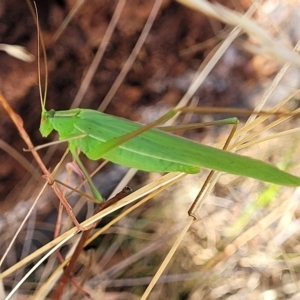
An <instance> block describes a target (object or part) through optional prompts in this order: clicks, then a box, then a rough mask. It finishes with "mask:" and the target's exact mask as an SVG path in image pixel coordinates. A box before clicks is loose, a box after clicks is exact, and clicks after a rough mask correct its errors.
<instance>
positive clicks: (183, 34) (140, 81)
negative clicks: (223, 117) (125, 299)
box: [0, 0, 254, 206]
mask: <svg viewBox="0 0 300 300" xmlns="http://www.w3.org/2000/svg"><path fill="white" fill-rule="evenodd" d="M45 3H46V4H45ZM74 3H75V1H58V0H57V1H46V2H45V1H37V7H38V13H39V21H40V24H41V28H42V35H43V38H44V41H45V45H46V51H47V62H48V72H49V86H48V94H47V108H53V109H68V108H69V107H70V105H71V103H72V101H73V99H74V97H75V95H76V93H77V91H78V88H79V86H80V84H81V81H82V78H83V76H84V74H85V72H86V70H87V68H88V66H89V65H90V63H91V61H92V59H93V57H94V55H95V53H96V51H97V48H98V45H99V43H100V42H101V39H102V37H103V35H104V33H105V30H106V28H107V26H108V23H109V21H110V19H111V17H112V14H113V13H114V10H115V3H114V2H112V1H100V2H99V1H88V3H86V4H85V5H83V6H82V7H81V8H80V9H79V11H78V12H77V14H76V15H75V16H74V17H73V18H72V20H71V22H70V24H69V25H68V26H67V28H66V29H65V31H64V32H63V34H62V35H61V37H60V38H59V39H58V40H54V39H53V36H54V34H55V33H56V31H57V29H58V28H59V26H60V25H61V23H62V22H63V20H64V19H65V17H66V16H67V14H68V12H69V11H70V9H71V8H72V7H73V5H74ZM245 6H246V5H245V4H244V8H245ZM151 9H152V2H148V1H137V0H135V1H133V0H131V1H129V3H128V4H127V5H125V9H124V11H123V13H122V16H121V19H120V21H119V23H118V26H117V29H116V31H115V32H114V34H113V37H112V39H111V41H110V43H109V46H108V48H107V50H106V52H105V54H104V58H103V60H102V62H101V64H100V66H99V68H98V70H97V72H96V74H95V76H94V78H93V80H92V83H91V85H90V86H89V88H88V91H87V93H86V95H85V97H84V99H83V101H82V103H81V105H80V106H81V107H85V108H93V109H96V108H97V107H98V106H99V104H100V103H101V101H102V99H103V98H104V97H105V95H106V93H107V92H108V90H109V88H110V87H111V85H112V84H113V82H114V80H115V79H116V77H117V76H118V74H119V72H120V70H121V68H122V66H123V64H124V62H125V61H126V59H127V58H128V56H129V55H130V52H131V51H132V48H133V47H134V45H135V43H136V41H137V39H138V37H139V36H140V33H141V31H142V29H143V26H144V24H145V22H146V19H147V18H148V16H149V13H150V11H151ZM0 18H1V22H0V24H1V26H0V34H1V37H2V39H1V42H2V43H7V44H12V45H22V46H24V47H26V49H27V50H28V51H29V52H31V53H33V54H34V55H35V57H37V30H36V26H35V22H34V18H33V16H32V15H31V13H30V11H29V9H28V6H27V4H26V2H25V1H17V0H14V1H12V0H10V1H2V2H1V5H0ZM220 29H222V24H220V23H219V22H217V21H212V20H208V18H206V17H205V16H203V15H201V14H199V13H197V12H194V11H192V10H190V9H187V8H185V7H183V6H181V5H179V4H178V3H176V2H172V1H168V0H165V1H163V5H162V7H161V10H160V12H159V15H158V17H157V19H156V21H155V23H154V25H153V28H152V30H151V32H150V34H149V36H148V38H147V40H146V43H145V45H144V47H143V48H142V51H141V52H140V53H139V55H138V58H137V60H136V61H135V63H134V65H133V68H132V69H131V71H130V72H129V74H128V75H127V77H126V79H125V81H124V82H123V84H122V86H121V87H120V89H119V90H118V92H117V94H116V95H115V97H114V98H113V101H112V102H111V103H110V105H109V106H108V108H107V110H106V112H108V113H110V114H114V115H118V116H122V117H125V118H128V119H132V120H137V121H141V122H143V121H144V122H147V120H145V117H144V118H141V108H143V109H147V108H150V107H152V106H153V105H155V103H158V102H161V101H164V102H162V103H164V105H166V106H167V107H168V108H171V107H173V106H174V105H175V104H176V103H177V102H178V100H179V99H180V97H181V96H182V95H183V94H184V93H185V91H186V89H187V87H188V85H189V82H190V76H191V75H192V74H193V73H194V72H195V71H196V69H197V68H198V66H199V64H200V62H201V61H202V60H203V59H204V58H205V57H206V56H207V55H208V54H209V53H210V51H211V50H212V49H213V48H214V47H215V46H216V43H217V42H219V40H218V39H214V40H212V41H211V42H209V43H207V44H206V45H205V46H204V47H202V48H201V50H196V51H186V50H187V49H189V48H190V47H191V46H194V45H197V44H199V43H202V42H205V41H207V40H209V39H211V38H213V37H215V36H216V30H220ZM184 51H185V52H184ZM235 51H236V53H235V55H236V58H237V59H236V61H234V62H233V63H231V66H230V69H228V68H227V67H228V66H227V64H228V62H226V61H220V62H219V65H218V67H217V68H216V70H215V71H214V73H213V74H212V75H211V76H210V79H209V81H208V82H207V84H204V85H203V87H202V88H201V89H200V90H199V91H198V92H197V96H199V97H200V99H201V101H200V102H201V103H200V105H209V106H213V105H217V106H242V105H244V104H243V103H244V96H243V92H242V89H243V86H245V84H247V82H249V80H252V78H253V76H254V74H253V72H252V71H251V68H250V67H247V63H248V58H247V57H245V54H241V53H240V51H239V49H238V48H235ZM0 65H1V68H0V87H1V92H2V93H3V94H4V96H5V97H6V98H7V99H8V101H9V102H10V104H11V105H12V107H13V108H14V109H15V110H16V112H17V113H19V114H20V116H21V117H22V119H23V121H24V126H25V128H26V130H27V132H28V134H29V135H30V137H31V138H32V141H33V143H34V144H35V145H39V144H43V143H45V140H44V139H42V138H41V136H40V133H39V131H38V127H39V120H40V111H41V107H40V102H39V92H38V75H37V61H35V62H33V63H26V62H22V61H20V60H18V59H16V58H13V57H11V56H9V55H7V54H6V53H5V52H3V51H1V52H0ZM42 69H43V70H42V75H43V76H42V79H43V80H44V78H45V76H44V75H45V72H44V68H43V67H42ZM157 113H158V115H159V114H160V113H159V111H158V112H157ZM146 115H148V113H146ZM0 120H1V123H0V130H1V131H0V135H1V139H2V140H3V141H5V142H6V143H8V144H9V145H10V146H12V147H13V148H14V149H16V150H17V151H18V152H19V153H21V154H22V155H24V156H25V157H26V158H27V159H28V160H30V161H31V160H32V157H31V154H30V153H24V152H23V151H22V149H23V147H24V143H23V141H22V140H21V139H20V138H19V135H18V133H17V131H16V129H15V127H14V125H13V124H12V122H11V120H10V119H9V118H8V116H7V115H6V113H5V112H4V111H3V110H0ZM10 154H11V153H6V152H5V151H2V150H0V161H1V168H0V195H1V201H5V199H6V200H7V201H8V198H7V195H8V194H9V193H10V192H11V191H14V192H16V191H18V190H19V188H18V185H19V184H22V180H23V181H26V180H27V179H26V178H24V176H25V175H26V173H27V170H26V169H24V168H23V167H22V166H21V165H20V163H19V162H18V161H16V160H15V159H14V158H13V157H11V155H10ZM57 159H58V158H57ZM7 201H6V205H8V203H7ZM12 202H13V201H11V200H9V205H8V206H10V205H11V204H12Z"/></svg>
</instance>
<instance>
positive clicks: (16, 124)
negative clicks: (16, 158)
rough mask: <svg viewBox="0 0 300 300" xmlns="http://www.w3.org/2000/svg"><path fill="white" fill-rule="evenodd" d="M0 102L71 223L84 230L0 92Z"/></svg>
mask: <svg viewBox="0 0 300 300" xmlns="http://www.w3.org/2000/svg"><path fill="white" fill-rule="evenodd" d="M0 102H1V104H2V106H3V107H4V109H5V110H6V111H7V113H8V115H9V116H10V118H11V120H12V121H13V123H14V124H15V126H16V127H17V129H18V131H19V134H20V136H21V138H22V139H23V140H24V142H25V144H26V145H27V147H28V149H30V151H31V153H32V155H33V157H34V159H35V160H36V162H37V164H38V165H39V167H40V168H41V170H42V172H43V173H44V177H45V178H46V179H47V181H48V183H49V185H50V186H51V187H52V189H53V191H54V193H55V194H56V195H57V197H58V198H59V200H60V202H61V204H62V205H63V206H64V207H65V209H66V211H67V213H68V215H69V216H70V218H71V219H72V221H73V223H74V224H75V226H76V227H77V228H78V230H79V231H84V228H83V227H82V226H81V225H80V224H79V222H78V221H77V219H76V217H75V215H74V213H73V210H72V207H71V206H70V204H69V203H68V201H67V200H66V199H65V198H64V196H63V194H62V193H61V191H60V189H59V188H58V186H57V185H56V184H55V182H54V180H53V178H52V176H51V173H50V172H49V171H48V170H47V168H46V166H45V165H44V163H43V161H42V159H41V158H40V156H39V155H38V153H37V151H36V150H35V148H34V146H33V144H32V142H31V140H30V137H29V136H28V134H27V132H26V130H25V129H24V127H23V120H22V118H21V117H20V116H19V115H18V114H16V113H15V112H14V110H13V109H12V108H11V106H10V105H9V104H8V102H7V100H6V99H5V97H4V96H3V95H2V93H1V92H0Z"/></svg>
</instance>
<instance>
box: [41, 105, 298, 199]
mask: <svg viewBox="0 0 300 300" xmlns="http://www.w3.org/2000/svg"><path fill="white" fill-rule="evenodd" d="M44 106H45V105H44V103H42V115H41V124H40V132H41V134H42V136H44V137H46V136H48V135H49V134H50V133H51V132H52V131H53V130H56V131H57V132H58V134H59V138H60V140H66V141H68V143H69V149H70V151H71V153H72V155H73V156H74V158H75V159H76V161H77V162H78V163H79V166H80V167H82V168H83V166H82V164H81V163H80V161H79V158H78V156H77V149H79V150H80V151H81V152H83V153H84V154H85V155H86V156H87V157H88V158H89V159H91V160H98V159H100V158H104V159H107V160H109V161H112V162H114V163H117V164H121V165H124V166H128V167H132V168H136V169H139V170H144V171H150V172H173V171H180V172H185V173H190V174H194V173H198V172H199V171H200V168H201V167H204V168H208V169H212V170H216V171H222V172H227V173H231V174H236V175H241V176H246V177H251V178H255V179H258V180H262V181H266V182H271V183H275V184H279V185H286V186H299V185H300V177H296V176H294V175H292V174H289V173H287V172H284V171H282V170H280V169H278V168H277V167H275V166H273V165H271V164H269V163H266V162H263V161H260V160H256V159H252V158H250V157H246V156H242V155H238V154H235V153H230V152H227V151H223V150H220V149H216V148H213V147H209V146H205V145H202V144H199V143H196V142H194V141H191V140H187V139H185V138H181V137H178V136H175V135H172V134H169V133H166V132H163V131H161V130H158V129H153V128H152V127H153V126H154V125H158V124H159V123H161V122H162V121H164V120H166V119H168V118H170V117H172V116H173V115H175V114H176V113H177V112H178V111H179V110H180V109H178V110H172V111H170V112H169V113H167V114H166V115H164V116H163V117H162V118H160V119H159V120H158V121H156V122H154V123H152V124H149V125H148V126H143V125H140V124H137V123H135V122H132V121H128V120H125V119H122V118H118V117H115V116H112V115H108V114H105V113H102V112H99V111H96V110H91V109H80V108H77V109H72V110H65V111H54V110H50V111H46V109H45V107H44ZM83 171H84V169H83ZM90 183H91V182H90ZM96 193H97V192H96ZM98 199H99V200H101V199H102V198H101V196H100V195H98Z"/></svg>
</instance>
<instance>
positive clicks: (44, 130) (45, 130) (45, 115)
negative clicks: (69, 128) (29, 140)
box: [40, 109, 55, 137]
mask: <svg viewBox="0 0 300 300" xmlns="http://www.w3.org/2000/svg"><path fill="white" fill-rule="evenodd" d="M54 114H55V110H53V109H51V110H49V111H46V110H45V109H43V110H42V115H41V123H40V133H41V135H42V136H43V137H47V136H48V135H49V134H50V133H51V132H52V130H53V129H54V128H53V125H52V118H53V117H54Z"/></svg>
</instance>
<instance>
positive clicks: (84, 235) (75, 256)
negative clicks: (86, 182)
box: [52, 187, 131, 300]
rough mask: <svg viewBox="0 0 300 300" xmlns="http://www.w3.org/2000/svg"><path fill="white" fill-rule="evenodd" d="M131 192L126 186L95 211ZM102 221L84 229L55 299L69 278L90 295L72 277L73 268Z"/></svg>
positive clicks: (80, 289)
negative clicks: (94, 230) (92, 232)
mask: <svg viewBox="0 0 300 300" xmlns="http://www.w3.org/2000/svg"><path fill="white" fill-rule="evenodd" d="M130 192H131V189H130V188H129V187H125V188H124V189H123V190H122V191H121V192H120V193H118V194H117V195H115V196H114V197H113V198H111V199H109V200H107V201H103V202H101V203H100V204H99V206H98V208H97V210H96V211H95V213H98V212H100V211H101V210H103V209H105V208H107V207H109V206H110V205H112V204H114V203H116V202H117V201H119V200H120V199H122V198H124V197H125V196H127V195H128V194H129V193H130ZM99 222H100V220H99V221H98V222H97V223H95V224H94V225H93V226H92V227H90V228H89V229H88V230H86V231H84V232H83V233H82V235H81V237H80V240H79V242H78V244H77V246H76V249H75V251H74V253H73V255H72V257H71V259H70V262H69V264H68V266H67V267H66V268H65V270H64V273H63V275H62V277H61V279H60V281H59V283H58V285H57V289H56V292H55V293H54V295H53V297H52V299H53V300H58V299H61V296H62V294H63V291H64V288H65V286H66V284H67V283H68V281H69V279H72V282H73V283H74V285H75V287H76V288H78V289H79V291H80V292H83V293H84V295H85V296H89V295H88V293H87V292H86V291H85V290H83V289H82V288H81V286H80V285H78V284H77V282H75V279H74V278H72V273H73V270H74V268H75V265H76V262H77V259H78V257H79V255H80V253H81V251H82V250H83V247H84V245H85V243H86V240H87V239H88V237H89V235H90V233H91V231H92V230H93V229H94V228H95V227H96V225H97V224H98V223H99Z"/></svg>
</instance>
